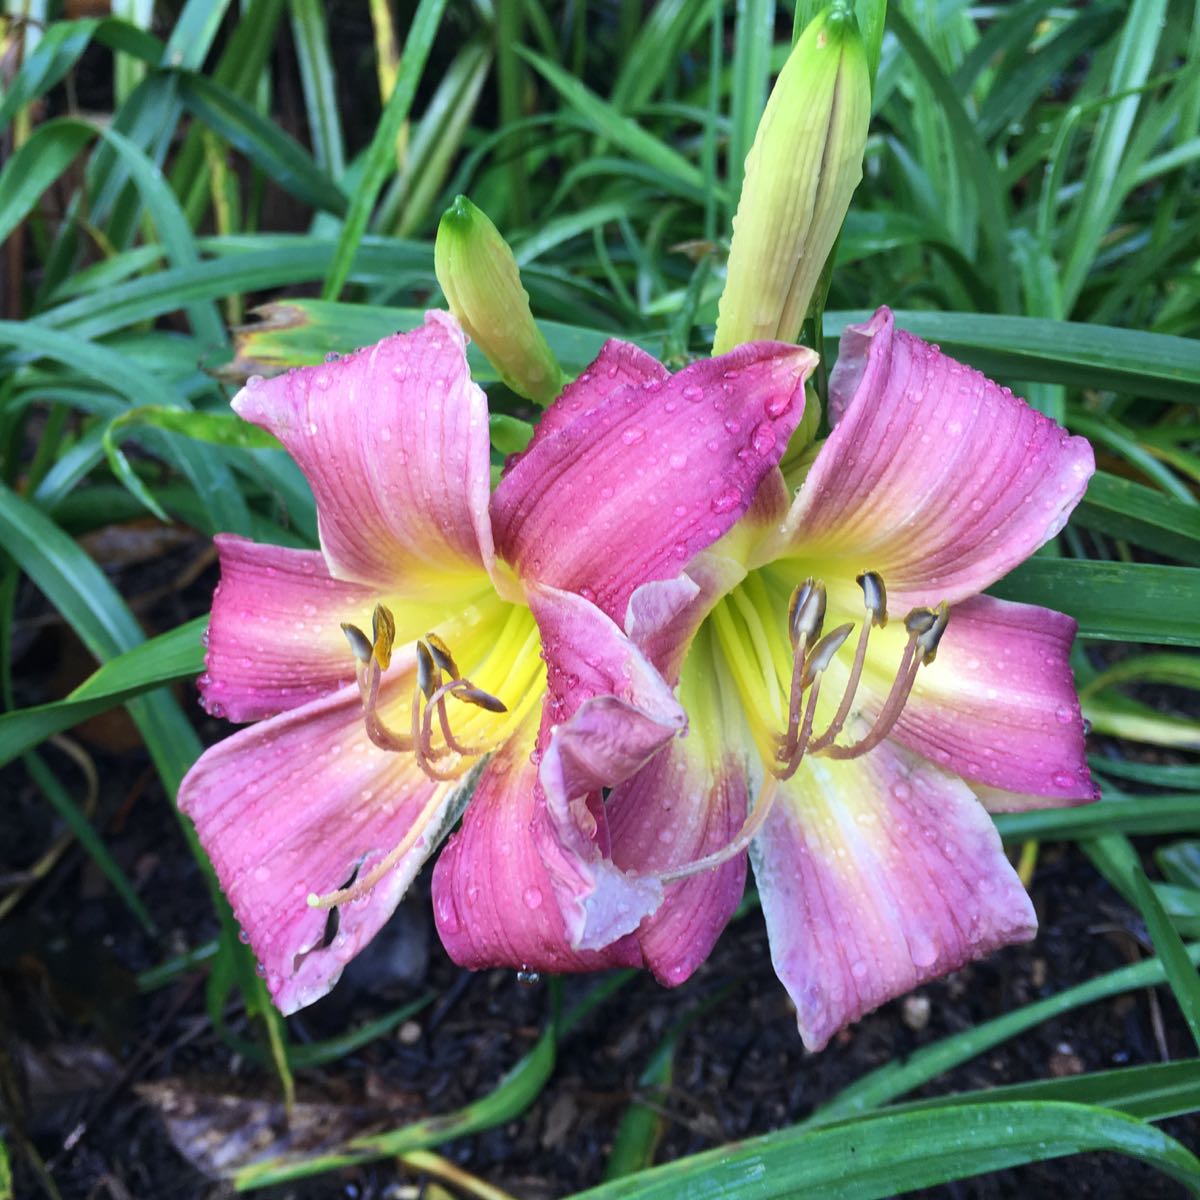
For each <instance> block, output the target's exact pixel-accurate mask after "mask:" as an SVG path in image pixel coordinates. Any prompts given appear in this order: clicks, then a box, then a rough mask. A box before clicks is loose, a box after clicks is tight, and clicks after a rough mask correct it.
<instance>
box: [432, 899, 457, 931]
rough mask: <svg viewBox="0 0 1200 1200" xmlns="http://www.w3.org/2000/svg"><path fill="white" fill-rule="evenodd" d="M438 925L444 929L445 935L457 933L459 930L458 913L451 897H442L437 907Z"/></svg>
mask: <svg viewBox="0 0 1200 1200" xmlns="http://www.w3.org/2000/svg"><path fill="white" fill-rule="evenodd" d="M437 915H438V923H439V924H440V925H441V927H442V932H443V933H457V932H458V930H459V924H458V913H457V912H456V911H455V908H454V901H453V900H451V899H450V897H449V896H442V897H440V898H439V900H438V905H437Z"/></svg>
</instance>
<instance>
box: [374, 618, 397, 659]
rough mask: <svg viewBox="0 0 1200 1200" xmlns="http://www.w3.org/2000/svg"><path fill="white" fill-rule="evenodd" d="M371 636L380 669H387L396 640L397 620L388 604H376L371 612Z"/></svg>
mask: <svg viewBox="0 0 1200 1200" xmlns="http://www.w3.org/2000/svg"><path fill="white" fill-rule="evenodd" d="M371 636H372V638H373V639H374V643H373V647H372V648H373V650H374V653H375V659H376V661H377V662H378V663H379V669H380V670H381V671H386V670H387V669H388V667H389V666H391V662H392V646H393V644H394V643H395V641H396V620H395V618H394V617H393V616H392V610H391V609H390V608H388V606H387V605H386V604H377V605H375V611H374V612H373V613H372V614H371Z"/></svg>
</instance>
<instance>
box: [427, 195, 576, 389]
mask: <svg viewBox="0 0 1200 1200" xmlns="http://www.w3.org/2000/svg"><path fill="white" fill-rule="evenodd" d="M433 262H434V269H435V270H436V272H437V278H438V283H440V284H441V286H442V291H443V292H445V294H446V300H447V302H448V303H449V305H450V311H451V312H452V313H453V314H454V315H455V316H456V317H457V318H458V319H459V321H460V322H461V323H462V326H463V328H464V329H465V330H466V331H467V333H468V334H470V335H471V338H472V339H473V340H474V341H475V343H476V344H477V345H478V346H479V348H480V350H482V351H483V353H484V354H485V355H486V356H487V360H488V362H490V363H491V364H492V366H493V367H495V368H496V370H497V372H498V373H499V375H500V378H501V379H502V380H504V382H505V383H506V384H507V385H508V386H509V387H510V388H512V390H513V391H514V392H516V393H517V394H518V395H520V396H525V397H527V398H528V399H530V400H533V401H535V402H536V403H538V404H543V405H544V404H549V403H550V401H551V400H553V399H554V398H555V396H557V395H558V393H559V392H560V391H562V387H563V382H564V380H563V373H562V369H561V368H560V367H559V365H558V362H557V361H556V359H555V357H554V355H553V353H552V352H551V350H550V347H549V345H548V344H547V342H546V339H545V337H544V336H543V335H542V331H541V330H540V329H538V327H537V325H536V324H535V323H534V320H533V313H532V312H531V311H530V308H529V294H528V293H527V292H526V291H525V289H524V288H523V287H522V286H521V274H520V272H519V271H518V270H517V261H516V259H515V258H513V252H512V250H510V249H509V246H508V243H507V242H506V241H505V240H504V238H502V237H501V236H500V231H499V230H498V229H497V228H496V227H495V225H493V224H492V222H491V221H490V220H489V219H488V217H487V214H486V213H484V212H483V211H482V210H481V209H479V208H476V207H475V205H474V204H472V203H471V201H470V200H468V199H467V198H466V196H459V197H458V198H457V199H456V200H455V201H454V203H453V204H452V205H451V206H450V207H449V208H448V209H447V210H446V212H445V213H444V214H443V216H442V219H441V222H440V223H439V225H438V232H437V241H436V243H435V245H434V251H433Z"/></svg>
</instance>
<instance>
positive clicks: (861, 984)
mask: <svg viewBox="0 0 1200 1200" xmlns="http://www.w3.org/2000/svg"><path fill="white" fill-rule="evenodd" d="M751 861H752V862H753V864H754V873H755V877H756V879H757V882H758V889H759V895H760V896H761V899H762V907H763V913H764V915H765V916H766V919H767V931H768V934H769V936H770V941H771V959H772V962H773V963H774V966H775V971H776V974H778V976H779V978H780V979H781V980H782V982H783V984H784V986H785V987H786V988H787V989H788V993H789V994H790V995H791V997H792V1000H793V1001H794V1002H795V1005H796V1011H797V1017H798V1022H799V1026H800V1034H801V1037H802V1038H803V1039H804V1044H805V1045H806V1046H808V1047H809V1049H811V1050H819V1049H820V1048H821V1047H822V1046H824V1045H825V1044H826V1042H828V1041H829V1039H830V1037H832V1036H833V1034H834V1033H836V1032H837V1031H838V1030H839V1029H841V1028H842V1027H843V1026H845V1025H848V1024H849V1023H850V1022H852V1021H856V1020H858V1018H859V1017H861V1016H862V1015H863V1014H864V1013H867V1012H870V1011H871V1010H872V1009H874V1008H876V1007H878V1006H879V1005H880V1004H882V1003H884V1001H886V1000H890V999H892V998H893V997H895V996H899V995H901V994H902V993H903V992H906V991H909V990H910V989H911V988H914V987H916V986H917V985H919V984H921V983H923V982H925V981H926V980H928V979H932V978H934V977H936V976H938V975H943V974H945V973H946V972H947V971H952V970H955V969H956V968H957V967H960V966H962V965H963V964H964V963H966V962H968V961H970V960H972V959H976V958H979V957H981V956H983V955H985V954H988V953H990V952H991V951H993V950H995V949H997V948H998V947H1000V946H1004V945H1007V944H1009V943H1010V942H1018V941H1025V940H1027V939H1028V938H1030V937H1032V936H1033V935H1034V933H1035V931H1036V928H1037V920H1036V917H1035V915H1034V911H1033V906H1032V905H1031V904H1030V902H1029V897H1028V896H1027V895H1026V894H1025V890H1024V888H1022V887H1021V883H1020V880H1019V879H1018V878H1017V874H1016V872H1015V871H1014V870H1013V869H1012V867H1011V865H1010V864H1009V862H1008V859H1006V858H1005V856H1004V851H1003V850H1002V848H1001V846H1000V838H999V836H998V834H997V833H996V829H995V826H994V825H993V824H992V822H991V820H990V818H989V817H988V815H987V813H986V812H984V810H983V808H982V807H981V806H980V804H979V802H978V801H977V800H976V799H975V797H974V796H973V795H972V794H971V791H970V789H969V788H968V787H967V785H966V784H964V783H963V782H962V781H961V780H958V779H955V778H953V777H952V776H950V775H947V774H946V773H945V772H943V771H940V770H939V769H938V768H936V767H934V766H933V765H932V764H929V763H926V762H924V761H923V760H921V759H919V758H917V757H916V756H914V755H911V754H909V753H908V752H907V751H905V750H903V749H902V748H901V747H898V746H896V745H895V744H894V743H885V744H884V745H883V746H881V747H879V749H877V750H875V751H873V752H872V753H870V754H868V755H866V756H865V757H863V758H860V759H855V760H851V761H849V762H830V761H828V760H818V761H815V762H812V763H807V764H805V765H803V766H802V767H801V769H800V771H799V772H797V774H796V775H795V776H794V777H793V779H792V780H790V781H789V782H788V783H787V784H786V785H784V787H783V788H781V792H780V795H779V797H778V799H777V800H776V802H775V806H774V807H773V808H772V810H771V813H770V815H769V816H768V818H767V822H766V824H765V826H764V827H763V829H762V831H761V832H760V833H759V835H758V837H757V838H756V839H755V841H754V844H753V846H752V848H751Z"/></svg>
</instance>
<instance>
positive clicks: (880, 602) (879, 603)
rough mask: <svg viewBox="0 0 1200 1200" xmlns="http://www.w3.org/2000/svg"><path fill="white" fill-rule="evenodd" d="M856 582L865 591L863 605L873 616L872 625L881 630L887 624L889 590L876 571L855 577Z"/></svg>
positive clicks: (865, 572)
mask: <svg viewBox="0 0 1200 1200" xmlns="http://www.w3.org/2000/svg"><path fill="white" fill-rule="evenodd" d="M855 582H856V583H857V584H858V586H859V587H860V588H862V591H863V604H865V605H866V608H867V612H869V613H870V614H871V624H872V625H876V626H878V627H879V628H880V629H882V628H883V626H885V625H886V624H887V619H888V614H887V588H886V587H884V584H883V579H882V578H881V577H880V576H879V575H878V574H877V573H876V572H875V571H864V572H863V573H862V574H861V575H857V576H855Z"/></svg>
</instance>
